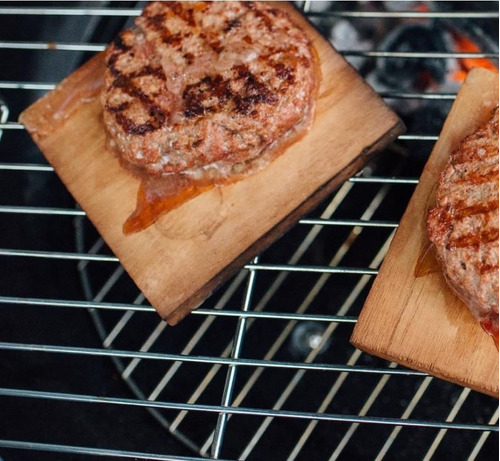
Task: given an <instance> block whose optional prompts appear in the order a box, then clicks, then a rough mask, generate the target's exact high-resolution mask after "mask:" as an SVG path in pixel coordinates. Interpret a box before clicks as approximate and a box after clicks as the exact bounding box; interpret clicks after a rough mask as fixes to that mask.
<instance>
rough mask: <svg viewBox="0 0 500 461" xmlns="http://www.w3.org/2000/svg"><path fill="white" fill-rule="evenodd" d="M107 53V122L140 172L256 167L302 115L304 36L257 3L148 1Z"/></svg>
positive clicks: (303, 120)
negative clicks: (132, 25)
mask: <svg viewBox="0 0 500 461" xmlns="http://www.w3.org/2000/svg"><path fill="white" fill-rule="evenodd" d="M106 58H107V71H106V83H105V87H106V88H105V91H104V92H103V96H102V102H103V106H104V122H105V125H106V128H107V130H108V132H109V133H110V135H111V138H112V140H113V142H114V143H115V144H116V147H117V150H118V152H119V154H120V156H121V159H122V160H123V162H124V163H125V164H126V165H128V166H132V167H133V168H134V169H136V170H138V171H143V172H147V173H148V174H149V175H153V176H155V175H156V176H157V175H162V174H171V173H180V172H182V173H184V174H192V175H194V176H198V177H199V176H200V175H206V174H207V173H206V172H207V170H211V171H212V173H211V174H212V175H215V176H221V177H227V176H231V175H232V174H233V173H234V172H236V173H241V172H242V171H243V170H245V169H247V168H248V164H250V163H252V169H256V168H257V169H258V168H260V167H262V166H263V164H265V163H267V162H268V161H269V160H270V158H269V157H270V156H269V155H267V156H265V155H264V156H263V154H264V153H267V152H269V151H271V150H272V148H273V147H274V146H275V145H276V144H277V142H278V141H279V140H280V139H283V138H286V137H290V136H293V135H294V134H295V132H296V131H300V130H301V129H303V128H304V127H307V126H308V125H309V124H310V122H311V118H312V113H313V110H314V105H315V89H316V86H317V69H316V66H315V56H314V54H313V50H312V48H311V44H310V42H309V40H308V38H307V37H306V35H305V34H304V33H303V31H302V30H301V29H300V28H298V27H297V26H296V25H294V24H293V23H292V21H291V20H290V18H289V16H288V15H287V14H286V13H284V12H283V11H282V10H280V9H276V8H271V7H269V6H267V5H265V4H262V3H259V2H213V3H212V2H197V3H193V2H185V3H184V2H153V3H151V4H149V5H148V6H147V7H146V8H145V10H144V12H143V14H142V15H141V16H140V17H138V18H137V20H136V22H135V28H134V29H131V30H127V31H124V32H122V33H121V35H120V36H119V37H118V38H117V40H115V42H114V43H112V44H111V45H110V46H109V47H108V49H107V52H106ZM262 157H264V159H263V160H262V161H260V163H261V164H260V165H259V164H258V163H259V162H255V161H254V160H255V159H258V158H262ZM214 172H215V173H214Z"/></svg>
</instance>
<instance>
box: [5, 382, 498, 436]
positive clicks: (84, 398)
mask: <svg viewBox="0 0 500 461" xmlns="http://www.w3.org/2000/svg"><path fill="white" fill-rule="evenodd" d="M0 396H3V397H17V398H30V399H45V400H57V401H62V402H79V403H92V404H97V403H99V404H109V405H123V406H132V407H145V408H162V409H168V410H184V411H200V412H207V413H227V414H233V415H236V414H238V415H248V416H265V417H272V418H276V417H279V418H297V419H304V420H315V419H317V420H321V421H337V422H349V423H351V422H357V423H366V424H383V425H388V426H399V425H401V426H405V427H428V428H439V429H442V428H444V429H454V430H463V431H491V432H498V427H497V426H495V425H493V426H491V425H488V424H463V423H446V422H441V421H424V420H418V419H417V420H410V419H406V420H401V419H398V418H383V417H374V416H372V417H370V416H363V417H360V416H357V415H339V414H333V413H323V414H318V413H313V412H299V411H286V410H280V411H276V410H267V409H260V408H244V407H239V408H236V407H229V408H228V407H223V406H221V405H202V404H197V405H191V404H185V403H175V402H152V401H149V400H138V399H125V398H115V397H100V396H95V395H85V394H71V393H63V392H45V391H32V390H28V389H9V388H0Z"/></svg>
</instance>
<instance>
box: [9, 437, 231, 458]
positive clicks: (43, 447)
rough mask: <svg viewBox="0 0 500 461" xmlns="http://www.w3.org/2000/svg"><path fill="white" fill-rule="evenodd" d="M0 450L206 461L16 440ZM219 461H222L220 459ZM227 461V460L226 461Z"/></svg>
mask: <svg viewBox="0 0 500 461" xmlns="http://www.w3.org/2000/svg"><path fill="white" fill-rule="evenodd" d="M0 447H1V448H14V449H18V450H29V451H43V452H50V453H64V454H69V455H91V456H92V455H93V456H103V457H108V458H113V459H116V458H132V459H144V460H148V461H206V458H199V457H192V456H190V457H189V458H188V457H185V456H175V455H162V454H155V453H144V452H140V451H126V450H111V449H106V448H93V447H79V446H72V445H58V444H49V443H39V442H26V441H18V440H0ZM220 461H224V460H223V459H220ZM226 461H229V460H226Z"/></svg>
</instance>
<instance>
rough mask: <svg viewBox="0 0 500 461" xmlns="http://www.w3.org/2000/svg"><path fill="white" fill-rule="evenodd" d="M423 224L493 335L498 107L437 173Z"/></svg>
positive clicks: (454, 282)
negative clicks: (433, 199) (432, 199)
mask: <svg viewBox="0 0 500 461" xmlns="http://www.w3.org/2000/svg"><path fill="white" fill-rule="evenodd" d="M436 200H437V206H436V207H435V208H433V209H431V210H430V211H429V214H428V218H427V229H428V234H429V238H430V240H431V241H432V242H433V243H434V245H435V247H436V252H437V255H438V257H439V259H440V261H441V262H442V266H443V269H444V274H445V276H446V279H447V281H448V282H449V284H450V285H451V287H452V288H453V290H454V291H455V292H456V293H457V294H458V295H459V297H460V298H461V299H462V300H463V301H464V302H465V303H466V304H467V305H468V307H469V308H470V310H471V311H472V313H473V314H474V315H475V316H476V318H477V319H478V320H480V321H481V323H482V324H483V326H485V328H486V329H487V330H488V331H490V332H491V333H492V334H493V335H494V336H496V337H497V338H498V107H497V108H496V109H495V110H494V112H493V114H492V116H491V118H490V120H489V121H488V122H487V123H485V124H484V125H483V126H481V127H480V128H478V129H477V130H476V131H475V132H474V133H472V134H470V135H469V136H467V137H465V138H464V139H463V140H462V141H461V142H460V145H459V146H458V148H457V149H456V150H455V151H453V152H452V154H451V155H450V158H449V161H448V163H447V165H446V166H445V168H444V170H443V171H442V173H441V176H440V178H439V183H438V186H437V190H436Z"/></svg>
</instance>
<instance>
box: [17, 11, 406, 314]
mask: <svg viewBox="0 0 500 461" xmlns="http://www.w3.org/2000/svg"><path fill="white" fill-rule="evenodd" d="M279 7H281V8H286V9H287V10H288V11H289V12H290V14H292V15H293V17H294V19H295V20H296V21H297V22H299V23H300V24H301V25H302V26H303V28H304V29H305V30H306V31H307V33H308V34H309V36H310V38H311V40H312V42H313V44H314V46H315V48H316V51H317V52H318V57H319V61H320V64H321V74H322V80H321V85H320V89H319V95H318V103H317V111H316V117H315V120H314V124H313V126H312V128H311V130H310V131H309V132H308V133H307V135H306V136H305V137H304V138H302V139H301V140H300V141H298V142H297V143H295V144H294V145H292V146H290V147H289V148H288V149H287V150H286V151H285V153H284V154H283V155H281V156H280V157H279V158H277V159H276V160H275V161H273V163H272V164H271V165H269V166H268V167H267V168H266V169H264V170H263V171H261V172H259V173H258V174H255V175H252V176H249V177H247V178H245V179H244V180H242V181H239V182H237V183H234V184H231V185H227V186H223V187H219V188H215V189H212V190H210V191H208V192H205V193H203V194H201V195H200V196H198V197H196V198H195V199H193V200H191V201H189V202H187V203H186V204H184V205H182V206H181V207H179V208H178V209H176V210H174V211H172V212H170V213H168V214H167V215H166V216H164V217H162V218H161V219H160V220H159V221H158V222H157V223H156V224H155V225H153V226H151V227H150V228H148V229H146V230H144V231H142V232H139V233H137V234H134V235H129V236H124V235H123V233H122V225H123V223H124V221H125V220H126V218H127V217H128V216H129V214H130V213H131V212H132V211H133V209H134V206H135V199H136V193H137V188H138V181H137V180H136V179H135V178H133V177H132V176H131V175H130V174H129V173H127V172H126V171H125V170H124V169H123V168H121V167H120V165H119V162H118V160H117V158H116V156H115V155H113V154H112V153H111V152H110V151H109V150H107V149H106V136H105V130H104V126H103V122H102V116H101V107H100V102H99V99H98V98H94V99H93V100H91V101H89V102H86V103H84V104H79V105H75V109H74V111H72V112H71V113H70V115H69V117H68V119H67V120H66V121H65V123H63V124H62V125H61V126H58V127H57V129H54V130H52V131H49V133H48V134H47V133H46V134H44V135H42V128H43V127H46V124H47V121H49V125H50V120H51V118H53V116H54V115H55V114H54V112H55V110H54V107H55V106H57V104H55V103H54V104H53V105H51V100H55V99H57V98H61V97H62V99H63V100H64V96H65V95H66V96H67V97H69V96H68V95H70V94H71V93H72V92H73V93H74V92H77V93H78V91H80V88H81V86H82V85H89V81H88V78H87V77H88V75H86V77H85V78H82V73H87V74H88V73H89V68H90V69H91V70H90V75H92V76H93V78H94V79H95V81H96V82H97V81H98V80H99V79H100V78H101V77H102V74H101V73H100V72H102V70H99V69H101V68H102V61H101V62H99V60H102V55H98V56H97V57H95V58H94V60H93V61H91V62H90V63H88V64H87V65H86V66H84V67H83V68H82V69H79V70H78V71H76V72H75V74H73V75H71V76H70V77H69V78H68V79H66V81H65V82H64V83H63V85H61V87H60V88H59V89H57V90H55V91H54V92H51V93H49V94H48V95H47V96H46V97H44V98H42V100H40V101H38V102H37V103H35V104H34V105H33V106H31V107H30V108H28V109H27V110H26V111H25V113H24V114H23V115H22V121H23V123H25V125H26V128H27V129H28V130H29V131H30V133H32V135H33V137H34V139H35V140H36V142H37V144H38V145H39V146H40V148H41V150H42V152H43V153H44V154H45V156H46V157H47V159H48V160H49V162H50V163H51V164H52V165H53V166H54V168H55V170H56V172H57V174H58V175H59V176H60V177H61V179H62V180H63V182H64V183H65V185H66V186H67V187H68V189H69V190H70V192H71V193H72V195H73V196H74V197H75V199H76V201H77V202H78V203H79V204H80V205H81V207H82V208H83V209H84V210H85V211H86V213H87V215H88V217H89V219H90V220H91V221H92V222H93V223H94V225H95V226H96V228H97V229H98V230H99V232H100V233H101V235H102V236H103V238H104V240H105V241H106V243H107V244H108V245H109V247H110V248H111V249H112V251H113V252H114V253H115V254H116V255H117V256H118V258H119V259H120V262H121V263H122V264H123V266H124V268H125V269H126V270H127V272H128V273H129V274H130V275H131V277H132V278H133V280H134V281H135V282H136V284H137V285H138V287H139V288H140V289H141V291H142V292H143V293H144V295H145V296H146V298H147V299H148V300H149V302H150V303H151V304H152V305H153V306H154V307H155V308H156V309H157V311H158V312H159V314H160V315H161V316H162V317H164V318H165V319H166V320H167V321H168V322H169V323H171V324H175V323H176V322H178V321H179V320H180V319H181V318H182V317H183V316H185V315H186V314H187V313H188V312H189V311H191V310H192V309H193V308H195V307H197V305H199V304H200V303H201V302H202V301H203V300H204V299H205V298H206V297H207V296H209V295H210V293H211V292H212V291H213V290H215V289H216V288H217V286H219V285H220V284H221V283H222V282H223V281H224V280H226V279H227V278H228V277H229V276H230V275H231V274H233V273H234V272H235V271H236V270H237V269H238V268H239V267H241V265H243V264H244V263H246V262H247V261H249V260H250V259H251V258H252V257H253V256H254V255H256V254H257V253H258V252H260V251H261V250H262V249H264V248H266V247H267V246H268V245H269V244H270V243H272V242H273V241H274V240H276V239H277V238H278V237H279V236H280V235H282V234H283V232H285V231H286V230H287V229H288V228H289V227H290V226H291V225H293V224H294V223H295V222H296V220H297V219H299V218H300V217H301V216H302V215H303V214H304V213H306V212H308V211H310V210H311V209H312V208H314V207H315V206H316V205H317V204H318V202H319V201H320V200H322V199H323V198H324V197H326V196H327V195H328V194H329V193H330V192H331V191H332V190H333V189H334V188H336V187H337V186H338V185H339V184H340V183H341V182H342V181H343V180H345V179H347V178H348V177H349V175H351V174H353V173H355V172H356V171H357V170H359V169H360V168H361V167H362V166H363V164H364V163H365V162H366V161H367V159H368V158H369V157H370V156H371V155H372V154H373V153H374V152H376V151H377V150H379V149H381V148H382V147H383V146H384V145H385V144H387V143H389V142H390V141H391V140H392V139H394V138H395V137H396V136H397V135H398V134H400V133H401V132H402V131H403V129H404V128H403V125H402V123H401V122H400V120H399V119H398V117H397V116H396V115H395V114H394V113H393V112H392V111H391V110H390V109H389V108H388V107H387V106H386V105H385V103H384V102H383V101H382V100H381V99H380V98H379V97H378V96H377V95H376V94H375V93H374V91H373V90H372V89H371V88H370V87H369V86H368V85H367V84H366V83H365V82H364V81H363V80H362V79H361V78H360V77H359V75H358V74H357V73H356V72H355V71H354V69H352V68H351V66H350V65H349V64H348V63H347V62H346V61H345V60H344V59H343V58H342V57H341V56H340V55H339V54H338V53H337V52H336V51H335V50H334V49H333V48H332V47H331V46H330V44H329V43H328V42H327V41H326V40H324V39H323V38H322V37H321V35H320V34H319V33H318V32H317V31H316V30H315V29H314V28H313V27H312V26H311V25H310V24H309V23H308V22H307V21H306V20H305V19H304V18H303V17H302V16H301V15H300V14H299V13H298V12H296V11H295V10H294V9H293V8H292V7H291V6H289V5H286V4H283V5H279ZM92 68H93V69H94V70H92ZM61 93H62V95H61Z"/></svg>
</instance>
